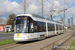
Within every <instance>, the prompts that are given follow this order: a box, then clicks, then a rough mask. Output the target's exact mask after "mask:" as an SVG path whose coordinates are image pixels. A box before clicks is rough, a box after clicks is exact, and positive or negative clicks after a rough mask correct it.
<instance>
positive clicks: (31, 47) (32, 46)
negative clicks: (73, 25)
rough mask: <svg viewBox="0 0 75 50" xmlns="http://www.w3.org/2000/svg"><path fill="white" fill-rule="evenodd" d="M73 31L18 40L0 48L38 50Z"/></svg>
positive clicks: (7, 49) (6, 49) (5, 49)
mask: <svg viewBox="0 0 75 50" xmlns="http://www.w3.org/2000/svg"><path fill="white" fill-rule="evenodd" d="M73 33H74V31H65V33H64V34H61V35H58V36H54V37H50V38H47V39H45V40H42V41H32V42H18V43H16V44H10V45H5V46H1V47H0V49H1V50H39V49H40V48H42V47H44V46H47V45H48V44H51V43H53V42H55V41H57V40H59V39H61V40H62V38H64V37H67V36H68V35H69V36H71V35H72V34H73Z"/></svg>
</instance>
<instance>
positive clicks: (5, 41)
mask: <svg viewBox="0 0 75 50" xmlns="http://www.w3.org/2000/svg"><path fill="white" fill-rule="evenodd" d="M11 43H16V41H14V40H13V39H9V40H3V41H0V46H2V45H6V44H11Z"/></svg>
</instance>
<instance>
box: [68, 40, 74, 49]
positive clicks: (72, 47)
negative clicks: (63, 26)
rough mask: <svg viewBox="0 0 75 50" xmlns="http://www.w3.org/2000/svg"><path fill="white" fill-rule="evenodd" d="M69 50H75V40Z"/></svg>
mask: <svg viewBox="0 0 75 50" xmlns="http://www.w3.org/2000/svg"><path fill="white" fill-rule="evenodd" d="M69 50H75V40H74V41H73V42H72V44H71V46H70V49H69Z"/></svg>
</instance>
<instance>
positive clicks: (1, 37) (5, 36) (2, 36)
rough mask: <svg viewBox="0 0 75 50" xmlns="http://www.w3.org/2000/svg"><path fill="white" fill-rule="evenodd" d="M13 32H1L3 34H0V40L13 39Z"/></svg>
mask: <svg viewBox="0 0 75 50" xmlns="http://www.w3.org/2000/svg"><path fill="white" fill-rule="evenodd" d="M13 34H14V33H3V34H0V41H2V40H7V39H13Z"/></svg>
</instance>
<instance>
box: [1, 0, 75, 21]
mask: <svg viewBox="0 0 75 50" xmlns="http://www.w3.org/2000/svg"><path fill="white" fill-rule="evenodd" d="M41 1H42V0H26V7H27V8H26V13H33V14H38V15H41V13H42V11H41V4H42V2H41ZM43 2H44V4H43V5H44V7H43V8H44V16H50V14H51V13H50V10H51V9H52V8H53V9H55V10H56V11H55V13H54V15H53V16H54V17H55V18H54V19H55V20H57V19H59V17H58V16H60V14H61V15H62V17H63V14H64V13H63V12H60V13H59V11H60V10H63V9H64V7H65V8H67V10H66V20H67V19H68V18H70V17H72V16H73V17H74V16H75V0H43ZM12 13H15V14H16V15H17V14H22V13H23V5H22V2H21V0H0V17H3V18H7V17H8V15H9V14H12ZM74 20H75V19H74Z"/></svg>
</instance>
